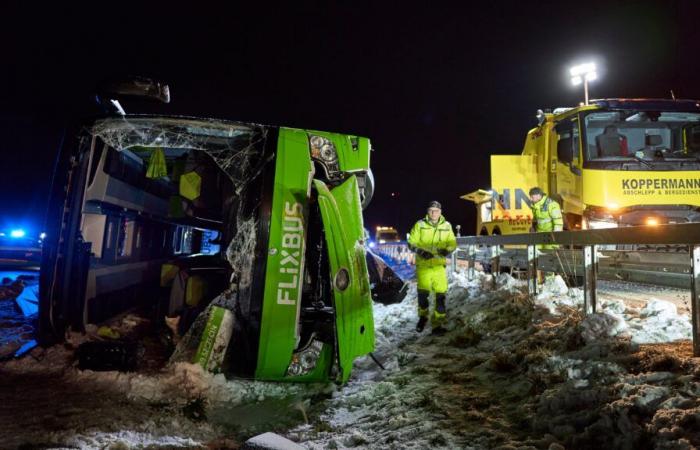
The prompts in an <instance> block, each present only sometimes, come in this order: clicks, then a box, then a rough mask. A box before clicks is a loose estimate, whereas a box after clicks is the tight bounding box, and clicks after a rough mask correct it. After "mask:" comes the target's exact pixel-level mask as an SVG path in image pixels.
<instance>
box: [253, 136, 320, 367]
mask: <svg viewBox="0 0 700 450" xmlns="http://www.w3.org/2000/svg"><path fill="white" fill-rule="evenodd" d="M275 164H276V165H275V182H274V196H273V201H272V215H271V221H270V240H269V247H268V256H267V269H266V276H265V296H264V299H263V312H262V324H261V327H260V341H259V348H258V364H257V367H256V371H255V377H256V378H258V379H262V380H280V379H283V378H284V375H285V373H286V370H287V367H288V366H289V363H290V361H291V357H292V353H293V351H294V349H295V347H296V345H297V327H298V319H299V307H300V301H301V285H302V276H303V273H304V252H305V243H306V217H307V216H308V192H309V191H310V183H311V176H312V170H313V169H312V165H311V157H310V156H309V143H308V138H307V135H306V132H304V131H302V130H294V129H289V128H280V132H279V141H278V144H277V161H276V163H275Z"/></svg>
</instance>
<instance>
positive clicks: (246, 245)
mask: <svg viewBox="0 0 700 450" xmlns="http://www.w3.org/2000/svg"><path fill="white" fill-rule="evenodd" d="M88 131H89V132H90V133H91V134H92V135H93V136H96V137H98V138H99V139H101V140H102V141H103V142H104V143H105V144H106V145H107V146H109V147H111V148H112V149H114V150H116V151H117V152H118V153H119V154H120V155H121V156H123V157H124V159H125V160H128V161H127V162H124V163H123V164H121V165H120V166H119V167H122V166H129V165H130V164H132V162H133V161H135V162H136V164H137V165H138V166H139V168H140V169H139V173H142V174H143V175H144V176H145V177H149V178H154V179H158V180H160V181H162V182H164V183H166V184H167V183H171V184H174V188H173V189H177V186H178V184H177V183H176V180H177V179H178V177H180V176H182V175H183V174H182V167H180V169H178V160H180V161H179V162H182V158H183V157H185V158H186V157H187V156H188V154H192V153H197V152H203V153H204V154H206V155H209V156H210V157H211V159H212V160H213V161H214V163H215V165H216V166H218V168H219V169H220V170H221V172H223V173H224V174H226V176H227V177H228V179H229V180H230V181H231V189H228V188H226V189H225V190H223V187H222V185H219V184H216V183H217V182H216V180H217V177H216V174H211V172H208V171H207V170H205V169H203V168H202V165H201V164H200V162H201V161H200V160H199V159H197V158H193V159H191V160H188V161H190V162H191V164H192V165H191V167H190V168H189V170H191V171H195V170H200V171H201V173H202V176H203V177H204V180H203V181H202V182H201V183H202V186H206V185H210V186H215V187H214V188H212V189H213V190H214V191H215V192H213V193H212V192H211V191H209V192H210V197H214V198H219V197H216V195H217V194H218V195H222V194H226V197H225V198H223V199H221V201H222V203H223V204H222V203H219V208H220V209H222V210H223V214H221V210H220V215H222V216H223V217H225V220H226V222H225V224H224V228H223V230H222V231H223V235H224V238H223V242H222V244H224V245H222V250H224V249H225V251H224V252H223V254H224V256H225V258H226V259H227V260H228V262H229V264H230V265H231V267H232V269H233V270H234V272H235V273H236V279H237V280H238V282H239V283H240V287H241V289H242V290H244V289H245V288H247V287H249V285H250V281H251V277H252V269H251V268H252V267H253V266H254V265H253V262H252V258H253V256H254V254H255V252H254V251H253V250H254V247H255V243H256V233H255V229H256V227H257V220H256V216H255V214H256V211H257V204H258V203H259V195H258V192H257V184H259V179H260V175H261V173H262V172H263V167H264V166H265V164H266V163H268V162H269V161H270V160H271V159H272V158H274V153H265V141H266V138H267V131H268V128H267V127H263V126H259V125H250V124H240V123H234V122H224V121H220V120H207V119H191V118H178V117H175V118H169V117H143V116H138V117H130V116H125V117H120V118H109V119H103V120H98V121H96V122H95V123H94V124H93V125H92V127H91V128H90V129H89V130H88ZM156 154H159V155H162V159H163V160H164V164H162V165H161V167H162V170H161V171H160V172H158V173H156V174H154V175H149V174H147V169H146V167H145V166H146V165H148V162H149V160H150V159H152V158H154V155H156ZM265 155H267V156H265ZM210 165H211V164H210ZM180 166H182V165H181V164H180ZM185 167H187V166H185ZM149 169H150V168H149ZM116 175H117V176H118V175H119V174H116ZM127 178H128V177H127ZM125 181H127V182H129V180H128V179H125ZM256 183H257V184H256ZM202 189H205V188H204V187H202ZM177 198H178V199H179V200H183V199H182V197H181V196H179V197H177ZM206 200H207V199H199V198H198V199H197V200H196V202H199V203H203V202H206ZM189 203H190V204H191V203H193V202H189ZM241 205H249V207H247V208H243V207H241ZM195 206H197V205H195Z"/></svg>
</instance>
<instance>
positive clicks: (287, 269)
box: [40, 116, 374, 382]
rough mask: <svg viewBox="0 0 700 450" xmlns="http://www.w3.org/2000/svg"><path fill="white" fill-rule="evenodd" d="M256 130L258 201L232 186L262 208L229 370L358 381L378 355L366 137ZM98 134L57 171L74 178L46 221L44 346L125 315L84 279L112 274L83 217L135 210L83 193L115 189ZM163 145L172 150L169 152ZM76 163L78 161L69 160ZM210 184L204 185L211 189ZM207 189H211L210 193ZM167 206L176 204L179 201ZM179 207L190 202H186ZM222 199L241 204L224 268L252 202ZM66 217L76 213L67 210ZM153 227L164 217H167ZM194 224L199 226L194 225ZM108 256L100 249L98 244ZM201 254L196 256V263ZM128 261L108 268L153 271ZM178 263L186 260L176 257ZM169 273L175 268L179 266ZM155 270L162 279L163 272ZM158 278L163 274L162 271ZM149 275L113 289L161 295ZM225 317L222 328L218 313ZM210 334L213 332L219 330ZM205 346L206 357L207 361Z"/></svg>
mask: <svg viewBox="0 0 700 450" xmlns="http://www.w3.org/2000/svg"><path fill="white" fill-rule="evenodd" d="M121 120H123V121H126V122H128V121H129V120H130V118H129V116H126V118H124V119H121ZM132 120H133V121H134V123H136V124H140V126H143V124H142V123H141V122H138V121H139V120H144V119H132ZM149 120H152V121H153V127H155V128H157V127H158V126H160V125H159V124H160V122H159V120H162V121H165V120H166V118H159V117H155V118H151V119H149ZM167 120H170V122H168V124H169V125H168V126H173V125H172V123H175V124H179V122H177V120H176V119H167ZM188 120H189V122H187V126H188V127H189V128H186V129H195V130H197V129H198V128H197V127H198V125H196V124H197V122H196V121H197V120H199V119H188ZM171 122H172V123H171ZM95 123H98V122H95ZM115 123H116V122H115ZM193 123H194V124H195V125H192V124H193ZM211 123H215V122H212V121H211V120H209V121H202V124H201V127H202V129H205V128H206V127H207V126H209V124H211ZM215 124H216V126H221V127H225V126H226V124H231V123H230V122H228V123H227V122H223V121H222V122H221V123H219V122H216V123H215ZM232 124H234V125H235V127H238V128H236V129H239V128H240V129H244V128H245V126H246V124H237V123H232ZM234 125H232V126H234ZM107 126H109V122H107ZM120 126H121V125H120ZM178 126H179V125H178ZM251 127H253V126H251ZM255 127H258V128H256V130H257V131H259V130H263V131H264V133H263V134H262V135H263V136H265V137H266V139H265V140H264V142H263V143H261V144H259V147H260V149H261V155H263V156H261V157H260V164H259V169H258V170H259V174H260V175H259V176H258V175H255V177H257V178H256V180H258V179H259V180H258V181H256V182H255V183H249V185H246V187H245V189H249V190H251V192H252V193H245V190H243V191H242V192H243V193H241V192H239V191H236V190H233V189H232V190H231V191H232V192H234V194H232V195H241V196H243V195H248V196H250V197H251V198H254V200H253V201H249V202H248V203H250V204H253V205H254V206H253V207H250V208H248V209H249V210H250V211H253V212H252V213H251V214H252V217H253V218H255V226H256V228H255V230H256V233H257V235H258V239H257V242H256V244H255V250H254V252H253V254H251V255H249V259H248V260H249V261H250V264H251V266H252V269H251V270H252V273H253V279H252V282H251V283H249V284H250V286H249V287H248V288H246V289H240V288H239V290H238V292H239V295H244V296H245V298H244V299H242V300H239V303H241V302H243V303H245V304H246V307H245V308H242V310H243V311H244V312H241V311H239V310H236V309H235V308H231V310H232V312H233V313H234V314H233V315H234V317H235V319H234V322H236V323H237V325H236V326H237V328H236V329H235V331H234V332H233V334H232V337H231V340H230V342H229V345H228V349H227V353H226V359H227V360H228V362H227V363H226V362H225V363H224V365H223V368H224V370H225V371H226V372H227V373H231V374H234V375H241V376H247V377H250V376H252V377H255V378H256V379H261V380H277V381H297V382H298V381H303V382H318V381H327V380H332V381H336V382H346V381H347V380H348V378H349V377H350V374H351V369H352V364H353V360H354V359H355V358H357V357H358V356H362V355H365V354H367V353H369V352H371V351H372V350H373V348H374V324H373V319H372V296H371V292H370V282H369V277H368V270H367V263H366V259H365V258H366V255H365V249H364V246H363V238H364V234H363V221H362V209H363V206H366V202H367V200H368V199H367V198H366V197H367V196H371V189H372V186H371V171H370V167H369V159H370V143H369V140H368V139H366V138H362V137H356V136H350V135H344V134H337V133H326V132H319V131H310V130H300V129H292V128H277V127H262V126H255ZM85 128H86V127H83V129H85ZM103 128H104V126H103ZM87 129H90V127H87ZM183 129H184V128H183ZM178 130H179V128H178ZM101 136H102V135H100V136H97V134H94V135H92V136H90V135H84V136H81V137H79V139H78V142H79V144H78V143H76V144H75V147H77V148H80V150H75V148H73V149H70V148H69V149H67V150H64V151H63V153H62V158H63V160H64V164H61V163H60V161H59V164H58V165H57V167H58V169H57V170H58V171H61V170H62V169H61V168H62V167H63V168H64V169H63V170H64V171H65V173H63V172H62V173H59V174H58V175H59V176H57V177H55V182H54V189H53V192H54V193H53V197H52V200H51V202H52V205H53V207H52V208H51V210H50V211H49V216H48V220H47V224H49V226H50V225H51V224H53V225H54V226H53V227H49V229H50V230H51V231H52V239H51V238H50V239H48V241H49V242H48V244H47V251H46V252H45V253H46V254H45V257H44V261H43V265H42V283H41V290H42V299H41V305H40V322H41V323H40V333H41V336H42V340H43V341H44V342H49V341H52V340H53V341H55V340H60V339H61V337H62V336H63V335H65V331H66V330H67V329H68V328H72V329H80V328H81V327H84V326H85V325H87V324H89V323H93V320H92V319H91V318H92V317H98V316H99V317H100V320H102V319H104V318H105V317H106V313H104V314H103V311H107V310H109V311H110V312H113V313H115V314H116V313H119V312H121V311H117V310H114V307H113V306H110V307H109V308H102V307H101V306H102V305H103V304H107V299H108V298H112V297H113V295H112V294H110V295H111V297H110V295H107V294H105V295H103V296H101V294H100V293H99V292H97V293H95V292H92V291H90V292H88V291H89V289H88V287H90V286H93V287H92V288H91V289H93V290H94V289H99V286H103V285H107V284H108V283H107V282H104V281H103V282H102V283H101V284H100V283H98V284H97V286H98V287H97V288H94V284H95V283H92V284H91V283H90V282H88V281H86V280H88V279H93V278H94V275H91V274H92V272H95V273H98V275H99V274H102V273H105V270H106V269H105V263H104V262H103V261H100V260H99V259H98V258H97V256H98V255H96V254H95V249H96V248H97V247H98V244H97V239H92V242H90V240H89V239H88V237H89V235H90V233H92V234H94V233H95V231H94V230H95V226H94V225H92V228H90V229H89V230H88V229H86V228H85V227H84V225H83V224H84V223H87V222H88V221H86V220H85V217H84V216H85V215H86V214H92V216H91V217H90V218H89V219H90V220H91V222H90V223H93V224H94V223H95V222H96V221H95V220H94V219H95V215H99V214H100V213H103V214H107V212H104V211H108V210H109V211H111V212H109V214H122V213H123V214H127V213H131V212H130V211H126V210H127V209H128V208H123V209H124V211H125V212H124V211H119V210H118V209H117V208H112V209H109V208H111V207H112V206H113V205H110V204H109V201H110V200H109V199H107V197H105V199H103V200H100V201H96V200H94V199H92V200H91V199H89V198H87V197H86V195H87V194H86V193H87V192H88V189H87V184H88V183H93V184H94V181H89V180H92V179H95V178H100V177H106V179H107V181H105V182H106V183H109V182H110V180H109V179H108V178H109V177H110V174H109V173H107V169H105V170H104V173H103V171H102V169H101V168H99V167H98V168H97V169H95V168H94V167H95V164H96V163H95V162H94V161H96V160H98V156H97V154H96V153H91V152H94V151H95V150H94V149H95V148H98V147H100V145H102V143H101V141H100V137H101ZM217 138H218V135H217ZM91 142H92V143H91ZM261 142H262V141H261ZM312 142H316V144H313V143H312ZM105 145H106V144H105ZM140 145H142V146H144V147H145V146H146V144H140ZM105 148H106V147H105ZM164 148H166V152H165V153H166V154H168V153H167V150H168V148H167V145H164ZM183 148H184V147H183ZM333 148H334V151H335V156H333V155H330V154H329V153H327V152H328V151H329V150H328V149H333ZM129 149H130V147H125V148H124V149H116V150H118V151H124V150H127V151H128V150H129ZM199 150H202V148H199ZM204 150H205V151H206V148H204ZM106 151H107V150H105V152H106ZM109 151H112V150H111V149H110V150H109ZM324 152H325V153H324ZM329 155H330V156H329ZM324 158H326V159H324ZM68 160H70V161H72V163H71V164H67V163H66V161H68ZM83 161H84V163H83ZM88 161H89V162H88ZM212 161H213V159H212ZM329 161H330V162H329ZM208 164H209V163H208ZM91 165H92V166H91ZM210 165H211V164H210ZM61 175H62V176H61ZM132 178H133V177H132ZM204 178H205V179H204V181H203V186H204V184H205V183H206V182H207V180H206V177H204ZM251 186H252V187H251ZM205 190H206V189H205V188H204V187H203V188H202V191H203V192H204V191H205ZM253 190H255V192H253ZM124 195H127V194H124ZM128 195H131V196H132V197H130V198H128V199H127V200H129V201H132V202H133V203H135V204H138V201H140V200H137V199H136V197H137V196H135V195H134V194H133V193H132V194H128ZM144 195H145V194H144ZM363 196H364V197H365V198H364V199H363ZM110 198H111V197H110ZM205 200H206V199H205ZM170 201H171V203H172V199H170ZM177 201H179V202H181V204H183V205H188V203H187V202H185V201H184V200H183V199H182V198H178V200H177ZM101 202H102V203H101ZM223 203H224V204H226V205H229V204H232V205H233V206H229V207H228V208H229V209H228V210H226V209H225V208H224V210H223V212H222V213H221V217H223V219H222V220H223V221H222V225H221V229H220V230H219V231H220V232H221V233H222V235H223V236H224V237H225V239H224V243H223V244H222V245H221V252H220V255H219V257H220V258H219V259H220V260H221V261H224V260H225V259H224V253H225V249H226V248H227V246H228V243H227V242H226V241H225V240H226V239H229V240H230V239H231V238H230V234H231V233H229V232H228V231H227V230H229V229H231V227H235V226H238V225H236V224H234V221H233V220H232V219H231V218H232V217H235V213H236V208H241V209H243V208H244V206H243V205H244V203H245V202H243V201H240V202H228V201H225V202H223ZM190 206H191V205H190ZM134 208H135V211H134V214H133V215H134V217H136V218H135V219H133V220H136V221H137V225H135V226H136V228H138V227H139V225H138V220H139V217H140V215H141V214H142V211H140V210H139V207H134ZM251 208H252V209H251ZM185 209H186V208H185ZM66 211H73V213H72V214H66ZM114 211H116V212H114ZM137 213H138V214H137ZM81 214H82V215H83V218H82V219H81V218H80V215H81ZM151 214H153V213H152V212H151ZM169 214H170V213H169ZM151 219H153V220H156V219H158V217H155V219H154V218H153V217H151ZM186 219H187V218H186ZM110 220H112V219H111V218H109V217H108V218H107V219H103V221H105V222H106V223H110ZM177 220H179V219H176V218H175V217H174V216H171V215H168V216H163V217H162V223H161V222H158V223H159V226H163V227H164V226H175V225H176V224H177ZM183 220H184V219H183ZM187 220H189V221H190V222H187V223H191V222H192V220H193V219H191V218H190V219H187ZM98 223H99V222H98ZM183 223H185V222H183ZM193 226H194V227H195V228H196V225H193ZM227 233H228V234H227ZM100 236H103V235H100ZM139 236H140V235H139ZM168 236H169V235H168ZM227 236H228V237H227ZM100 239H105V245H104V246H105V248H107V247H108V244H107V243H106V242H107V241H106V240H107V239H109V237H108V234H107V233H106V232H105V234H104V236H103V237H100ZM166 240H167V239H166ZM311 240H312V241H311ZM128 242H131V241H128ZM224 244H226V245H224ZM122 245H123V243H122ZM134 245H140V244H134ZM90 248H91V249H92V250H89V249H90ZM99 248H100V249H101V248H102V244H101V243H100V244H99ZM80 249H82V250H80ZM90 251H92V253H90ZM86 252H87V255H86ZM123 253H126V252H123ZM135 254H139V253H138V252H136V253H135ZM309 255H312V256H311V257H309ZM185 256H190V255H182V260H183V261H186V258H185ZM196 257H197V255H194V256H193V257H192V258H193V259H196ZM309 258H311V261H309ZM117 259H118V258H117ZM122 259H123V260H124V262H119V261H116V262H111V263H110V264H111V265H110V266H108V267H109V270H113V271H115V270H117V269H118V268H119V267H121V266H124V268H125V269H126V268H127V267H126V265H127V264H141V266H139V267H143V265H144V264H146V262H143V261H139V260H138V259H135V257H134V256H133V255H132V256H131V257H130V258H122ZM127 260H128V261H127ZM160 261H161V260H149V264H151V263H152V265H154V266H156V267H155V268H156V269H160V264H161V263H160ZM229 261H230V260H229ZM171 262H172V261H171ZM179 262H181V261H176V263H179ZM120 264H121V266H120ZM168 267H174V266H173V265H172V264H171V265H170V266H168ZM100 270H101V272H99V271H100ZM175 270H177V269H175ZM240 270H241V268H240V267H227V268H226V270H225V276H226V277H228V278H227V279H233V278H235V275H236V272H237V271H240ZM152 272H153V273H156V270H155V269H154V270H152ZM158 272H162V273H164V271H163V270H158ZM120 273H121V275H120V277H121V278H120V281H119V282H120V283H124V277H125V275H124V273H127V272H125V271H122V272H120ZM128 273H130V272H128ZM148 273H151V272H148ZM91 276H92V278H91ZM148 277H150V275H146V272H145V271H143V272H142V273H141V274H139V279H138V280H137V281H133V282H131V284H128V286H127V287H126V288H124V289H122V290H120V291H115V292H128V293H129V294H128V295H137V294H138V293H143V292H149V293H157V292H161V293H162V292H163V289H164V288H163V287H162V286H163V285H162V284H161V285H160V287H159V286H158V285H157V283H158V279H155V278H154V277H151V278H148ZM161 277H162V275H161ZM98 281H99V280H98ZM115 283H116V282H115ZM161 283H162V280H161ZM152 284H153V285H152ZM86 286H88V287H86ZM231 286H233V284H232V285H231ZM127 288H128V290H125V289H127ZM115 289H116V288H115ZM158 289H160V291H158ZM231 289H232V288H229V291H230V290H231ZM76 293H77V294H78V295H77V297H76ZM211 294H212V295H210V297H213V296H214V295H215V294H219V292H213V293H211ZM123 295H127V294H123ZM142 297H144V298H141V297H139V298H138V299H136V300H137V301H135V302H136V303H140V304H144V303H145V304H148V302H149V301H153V300H149V298H148V297H152V296H150V295H142ZM161 297H162V295H161ZM76 298H78V299H77V300H76ZM171 298H172V296H171ZM110 301H111V300H110ZM160 301H161V300H159V302H160ZM208 301H212V299H211V298H210V299H209V300H208ZM129 304H130V305H131V303H129ZM159 311H160V309H159ZM98 312H99V314H98ZM217 314H218V315H217V316H216V320H217V323H216V325H217V326H218V324H219V322H220V321H221V317H219V316H220V315H221V313H220V312H218V313H217ZM94 321H97V319H95V320H94ZM206 329H207V330H209V331H208V332H210V333H211V332H212V329H211V327H208V328H206ZM202 348H204V353H205V356H208V355H209V353H210V352H211V348H210V346H209V347H207V346H206V345H205V346H204V347H202ZM202 348H200V353H198V356H197V357H198V358H201V357H202V353H201V350H202Z"/></svg>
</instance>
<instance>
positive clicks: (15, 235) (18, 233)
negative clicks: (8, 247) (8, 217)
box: [10, 230, 27, 238]
mask: <svg viewBox="0 0 700 450" xmlns="http://www.w3.org/2000/svg"><path fill="white" fill-rule="evenodd" d="M25 234H27V233H25V232H24V230H12V231H10V236H12V237H13V238H21V237H24V235H25Z"/></svg>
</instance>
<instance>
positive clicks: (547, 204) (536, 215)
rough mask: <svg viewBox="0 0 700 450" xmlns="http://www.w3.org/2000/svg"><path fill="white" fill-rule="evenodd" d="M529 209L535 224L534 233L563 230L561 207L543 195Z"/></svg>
mask: <svg viewBox="0 0 700 450" xmlns="http://www.w3.org/2000/svg"><path fill="white" fill-rule="evenodd" d="M531 208H532V220H534V221H535V223H536V226H535V231H537V232H541V231H561V230H563V229H564V218H563V217H562V215H561V207H560V206H559V203H557V202H556V201H554V200H552V199H551V198H549V197H547V196H546V195H543V196H542V198H541V199H540V200H539V201H538V202H537V203H535V204H533V205H532V206H531Z"/></svg>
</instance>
